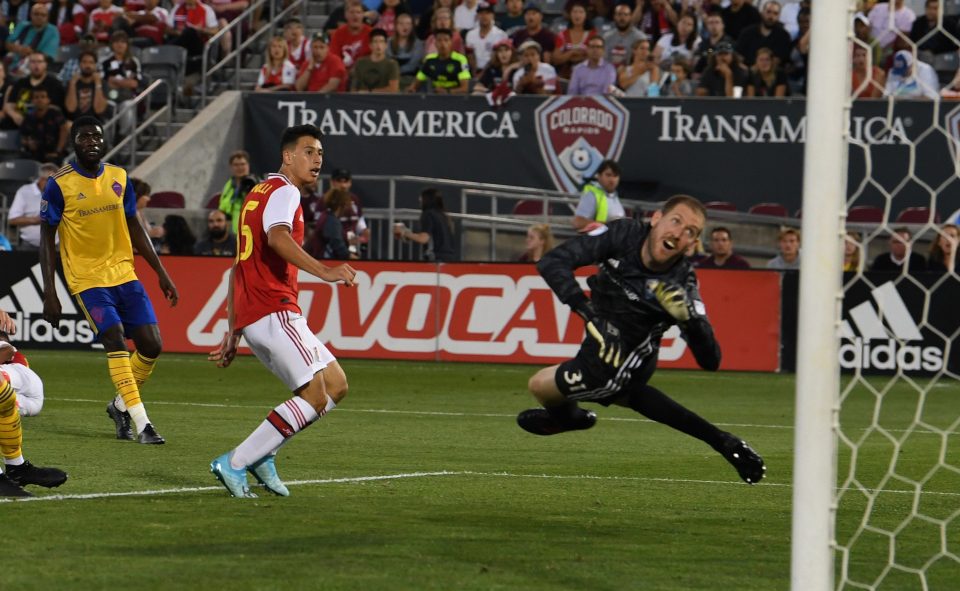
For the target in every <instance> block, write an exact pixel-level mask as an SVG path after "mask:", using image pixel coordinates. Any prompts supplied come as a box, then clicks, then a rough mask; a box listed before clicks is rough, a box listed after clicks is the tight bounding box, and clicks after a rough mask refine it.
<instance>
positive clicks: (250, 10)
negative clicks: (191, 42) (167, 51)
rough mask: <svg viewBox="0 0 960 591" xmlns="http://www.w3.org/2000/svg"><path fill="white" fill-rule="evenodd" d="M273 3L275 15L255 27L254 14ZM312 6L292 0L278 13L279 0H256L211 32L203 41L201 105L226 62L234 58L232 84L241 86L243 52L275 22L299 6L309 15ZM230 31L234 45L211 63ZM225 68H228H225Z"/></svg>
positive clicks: (290, 13) (269, 31) (269, 30)
mask: <svg viewBox="0 0 960 591" xmlns="http://www.w3.org/2000/svg"><path fill="white" fill-rule="evenodd" d="M266 6H269V7H270V14H271V15H273V18H272V19H271V21H270V22H269V23H267V24H264V25H263V26H262V27H260V30H258V31H254V30H253V25H254V20H253V19H254V16H255V15H256V14H257V12H258V10H261V9H263V8H264V7H266ZM308 6H309V4H308V2H307V0H293V2H291V3H290V5H289V6H287V7H286V8H284V9H283V10H282V11H280V13H279V14H278V13H277V12H276V9H277V0H257V1H256V2H254V3H252V4H251V5H250V6H248V7H247V9H246V10H244V11H243V12H241V13H240V15H239V16H238V17H236V18H235V19H233V20H232V21H230V23H228V24H227V26H226V27H224V28H222V29H220V30H219V31H217V32H216V33H215V34H214V35H213V36H211V37H210V38H209V39H208V40H207V42H206V43H204V45H203V57H202V64H201V70H200V85H201V91H200V108H201V109H202V108H203V107H205V106H207V93H208V90H209V88H210V86H211V85H212V84H213V78H212V77H213V75H214V74H216V73H217V72H220V71H221V70H224V69H225V68H226V67H227V65H228V64H229V63H230V62H231V61H232V62H233V64H234V77H233V88H234V90H239V89H240V70H241V69H242V66H243V64H242V58H243V52H244V50H246V49H247V48H248V47H250V46H251V45H253V44H254V43H256V42H257V41H258V40H259V39H260V37H262V36H265V35H268V34H270V35H272V34H274V26H275V24H276V23H279V22H283V21H285V20H286V19H287V17H288V16H291V15H293V14H295V13H297V10H298V9H299V8H300V7H302V8H303V14H302V16H303V18H304V19H305V18H306V16H307V7H308ZM244 25H246V27H247V28H246V33H247V35H248V36H247V38H246V39H244V32H245V29H244ZM228 33H231V34H233V47H232V48H231V50H230V52H229V53H227V54H226V55H224V56H223V57H221V58H220V60H219V61H217V62H216V63H215V64H213V65H211V64H210V62H211V61H212V60H213V57H212V56H211V52H212V51H214V50H216V49H219V47H220V42H221V39H223V38H224V37H225V36H226V35H227V34H228ZM224 71H225V70H224Z"/></svg>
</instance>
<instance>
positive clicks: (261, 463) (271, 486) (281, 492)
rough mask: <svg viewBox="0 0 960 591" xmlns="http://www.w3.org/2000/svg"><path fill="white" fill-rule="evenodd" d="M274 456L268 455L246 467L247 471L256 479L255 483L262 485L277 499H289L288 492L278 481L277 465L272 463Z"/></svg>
mask: <svg viewBox="0 0 960 591" xmlns="http://www.w3.org/2000/svg"><path fill="white" fill-rule="evenodd" d="M274 458H276V456H274V455H272V454H271V455H268V456H266V457H265V458H263V459H261V460H257V461H256V462H254V463H253V464H251V465H249V466H247V470H249V471H250V473H251V474H253V475H254V477H255V478H256V479H257V482H259V483H260V484H262V485H263V487H264V488H265V489H267V490H268V491H270V492H272V493H273V494H275V495H277V496H279V497H289V496H290V490H289V489H288V488H287V487H286V485H285V484H283V481H282V480H280V476H279V475H278V474H277V465H276V463H275V462H274Z"/></svg>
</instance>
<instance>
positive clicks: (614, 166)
mask: <svg viewBox="0 0 960 591" xmlns="http://www.w3.org/2000/svg"><path fill="white" fill-rule="evenodd" d="M607 170H609V171H610V172H612V173H613V174H615V175H617V176H620V165H619V164H618V163H617V161H616V160H604V161H603V162H601V163H600V166H598V167H597V170H596V172H594V173H593V178H597V177H598V176H600V175H601V174H603V173H604V171H607Z"/></svg>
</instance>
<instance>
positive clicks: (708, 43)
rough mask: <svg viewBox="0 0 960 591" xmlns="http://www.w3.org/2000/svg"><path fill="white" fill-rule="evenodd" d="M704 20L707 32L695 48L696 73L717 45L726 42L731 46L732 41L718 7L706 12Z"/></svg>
mask: <svg viewBox="0 0 960 591" xmlns="http://www.w3.org/2000/svg"><path fill="white" fill-rule="evenodd" d="M705 22H706V24H707V34H706V35H704V37H703V39H702V40H701V41H700V45H699V47H698V48H697V52H696V62H695V63H696V65H695V66H694V68H693V69H694V71H695V72H696V73H697V74H700V73H702V72H703V71H704V70H705V69H706V67H707V60H708V59H709V58H710V56H711V55H712V54H713V52H714V50H715V49H716V47H717V45H719V44H721V43H727V44H729V45H730V46H731V47H732V46H733V43H734V40H733V38H731V37H730V35H727V30H726V29H725V28H724V25H723V16H722V15H721V11H720V9H717V8H714V9H712V10H711V11H710V12H709V13H708V14H707V18H706V19H705Z"/></svg>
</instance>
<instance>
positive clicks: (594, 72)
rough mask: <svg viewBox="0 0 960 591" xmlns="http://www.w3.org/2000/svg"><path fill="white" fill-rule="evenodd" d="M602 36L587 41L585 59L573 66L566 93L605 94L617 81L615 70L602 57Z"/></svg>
mask: <svg viewBox="0 0 960 591" xmlns="http://www.w3.org/2000/svg"><path fill="white" fill-rule="evenodd" d="M603 51H604V46H603V38H602V37H594V38H593V39H590V40H589V41H587V60H586V61H584V62H581V63H579V64H577V65H576V66H574V68H573V76H571V77H570V86H568V87H567V94H573V95H605V94H607V93H609V92H610V90H611V89H612V88H613V87H614V85H615V84H616V83H617V70H616V68H614V67H613V65H612V64H610V63H607V62H606V61H604V59H603Z"/></svg>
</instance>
